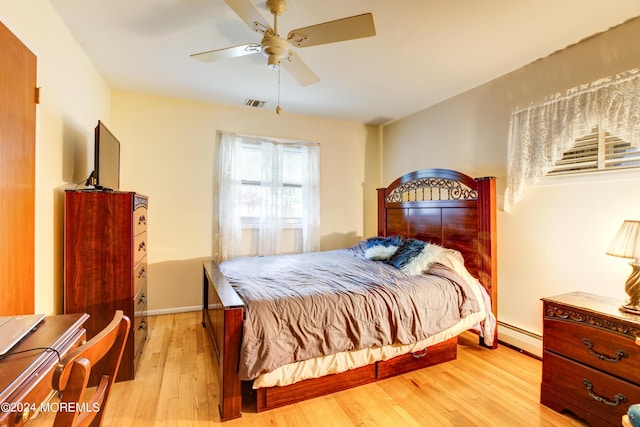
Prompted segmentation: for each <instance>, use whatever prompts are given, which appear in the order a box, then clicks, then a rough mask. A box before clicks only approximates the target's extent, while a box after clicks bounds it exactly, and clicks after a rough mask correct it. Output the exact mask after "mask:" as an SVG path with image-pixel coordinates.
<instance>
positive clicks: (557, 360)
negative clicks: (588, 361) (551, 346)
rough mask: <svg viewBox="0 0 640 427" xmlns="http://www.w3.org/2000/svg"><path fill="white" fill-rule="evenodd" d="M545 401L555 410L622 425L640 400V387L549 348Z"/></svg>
mask: <svg viewBox="0 0 640 427" xmlns="http://www.w3.org/2000/svg"><path fill="white" fill-rule="evenodd" d="M556 396H557V398H556ZM560 400H562V402H560ZM541 401H542V403H544V404H545V405H547V406H549V407H551V408H553V409H555V410H561V409H570V410H572V411H574V412H576V413H578V414H580V416H582V417H583V418H585V419H586V420H587V421H589V422H590V423H591V424H594V425H602V423H599V422H594V421H593V419H592V418H593V417H597V418H600V419H602V420H606V421H607V422H609V423H611V424H612V425H620V418H621V417H622V415H624V414H625V413H626V412H627V409H628V407H629V405H630V404H632V403H636V402H640V387H638V386H637V385H635V384H631V383H629V382H627V381H624V380H622V379H620V378H616V377H613V376H611V375H608V374H606V373H604V372H601V371H598V370H596V369H592V368H589V367H587V366H585V365H582V364H580V363H576V362H573V361H571V360H569V359H567V358H565V357H562V356H559V355H557V354H554V353H552V352H549V351H547V350H545V351H544V354H543V368H542V388H541ZM558 405H560V406H558Z"/></svg>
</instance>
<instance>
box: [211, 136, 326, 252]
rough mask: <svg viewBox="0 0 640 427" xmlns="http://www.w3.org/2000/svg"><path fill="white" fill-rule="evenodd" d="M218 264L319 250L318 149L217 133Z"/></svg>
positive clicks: (286, 141) (294, 142)
mask: <svg viewBox="0 0 640 427" xmlns="http://www.w3.org/2000/svg"><path fill="white" fill-rule="evenodd" d="M219 165H220V169H219V170H220V173H219V207H218V213H219V215H218V217H219V226H218V234H219V240H218V249H219V260H225V259H229V258H232V257H235V256H239V255H274V254H279V253H284V252H310V251H315V250H318V249H319V246H320V244H319V240H320V239H319V222H320V220H319V218H320V189H319V146H318V144H316V143H311V142H302V141H288V140H276V139H273V138H264V137H254V136H241V135H235V134H231V133H221V136H220V155H219Z"/></svg>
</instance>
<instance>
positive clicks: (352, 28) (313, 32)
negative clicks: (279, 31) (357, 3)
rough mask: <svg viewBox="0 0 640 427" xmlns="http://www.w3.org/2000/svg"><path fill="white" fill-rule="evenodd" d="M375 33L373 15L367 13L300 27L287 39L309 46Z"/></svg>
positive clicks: (293, 42) (373, 34) (297, 44)
mask: <svg viewBox="0 0 640 427" xmlns="http://www.w3.org/2000/svg"><path fill="white" fill-rule="evenodd" d="M375 35H376V27H375V25H374V24H373V15H372V14H370V13H365V14H363V15H356V16H351V17H349V18H343V19H338V20H335V21H329V22H325V23H323V24H317V25H311V26H309V27H304V28H298V29H295V30H292V31H291V32H289V35H288V36H287V39H288V41H289V43H292V44H293V45H294V46H297V47H309V46H316V45H319V44H327V43H335V42H340V41H344V40H353V39H359V38H362V37H371V36H375Z"/></svg>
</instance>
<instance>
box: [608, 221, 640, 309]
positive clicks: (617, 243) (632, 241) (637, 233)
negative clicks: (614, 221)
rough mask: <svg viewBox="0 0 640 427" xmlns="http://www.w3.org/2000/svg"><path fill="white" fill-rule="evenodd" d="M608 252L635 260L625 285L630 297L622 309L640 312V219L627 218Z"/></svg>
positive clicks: (631, 264)
mask: <svg viewBox="0 0 640 427" xmlns="http://www.w3.org/2000/svg"><path fill="white" fill-rule="evenodd" d="M606 253H607V255H612V256H617V257H621V258H630V259H632V260H633V261H631V262H630V263H629V265H630V266H631V268H632V271H631V275H630V276H629V278H628V279H627V282H626V283H625V285H624V290H625V292H626V293H627V295H629V299H628V300H627V302H626V304H624V305H622V306H621V307H620V311H623V312H627V313H634V314H640V259H638V258H640V221H632V220H625V221H624V222H623V223H622V225H621V226H620V229H619V230H618V234H616V237H615V239H613V242H612V243H611V246H609V249H608V250H607V252H606Z"/></svg>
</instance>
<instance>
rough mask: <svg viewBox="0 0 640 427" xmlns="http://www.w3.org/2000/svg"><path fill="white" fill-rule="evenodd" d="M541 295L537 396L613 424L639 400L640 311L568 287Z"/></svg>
mask: <svg viewBox="0 0 640 427" xmlns="http://www.w3.org/2000/svg"><path fill="white" fill-rule="evenodd" d="M542 301H543V316H544V317H543V321H544V327H543V348H544V351H543V356H542V384H541V388H540V402H541V403H542V404H543V405H546V406H548V407H549V408H551V409H553V410H555V411H558V412H561V411H563V410H568V411H571V412H573V413H574V414H575V415H577V416H579V417H581V418H583V419H584V420H585V421H587V422H588V423H589V424H591V425H594V426H603V425H612V426H619V425H620V419H621V417H622V416H623V415H624V414H625V413H626V412H627V409H628V407H629V405H631V404H632V403H636V402H640V347H638V346H637V345H636V344H635V340H636V337H640V316H637V315H634V314H629V313H622V312H620V311H619V310H618V307H619V306H620V304H621V303H622V301H621V300H617V299H614V298H608V297H602V296H598V295H593V294H588V293H584V292H572V293H568V294H563V295H558V296H554V297H550V298H542Z"/></svg>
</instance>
